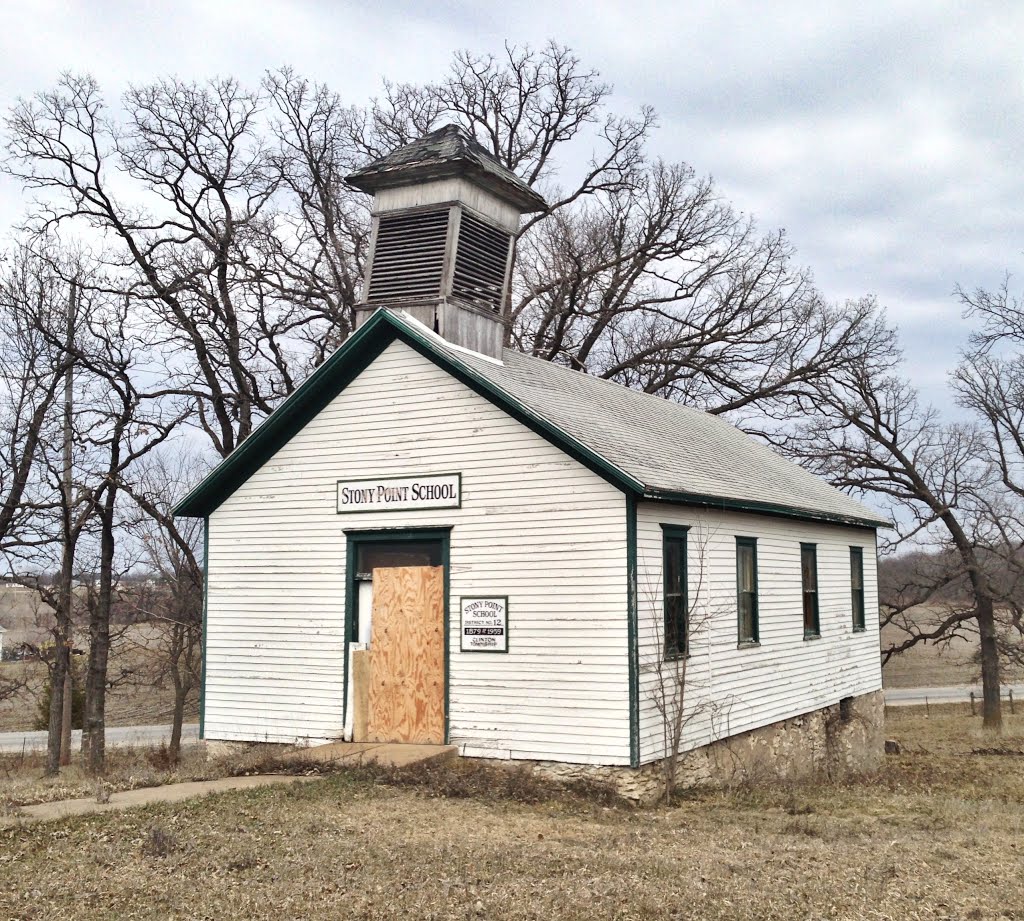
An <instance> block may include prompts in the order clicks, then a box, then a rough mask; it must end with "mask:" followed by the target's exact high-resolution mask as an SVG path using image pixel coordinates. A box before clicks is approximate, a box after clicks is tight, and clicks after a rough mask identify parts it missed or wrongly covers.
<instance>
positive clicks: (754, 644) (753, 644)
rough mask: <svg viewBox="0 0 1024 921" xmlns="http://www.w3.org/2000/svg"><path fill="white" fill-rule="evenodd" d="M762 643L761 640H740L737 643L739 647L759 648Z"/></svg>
mask: <svg viewBox="0 0 1024 921" xmlns="http://www.w3.org/2000/svg"><path fill="white" fill-rule="evenodd" d="M760 645H761V641H760V640H740V642H738V643H737V644H736V648H737V649H757V648H758V647H759V646H760Z"/></svg>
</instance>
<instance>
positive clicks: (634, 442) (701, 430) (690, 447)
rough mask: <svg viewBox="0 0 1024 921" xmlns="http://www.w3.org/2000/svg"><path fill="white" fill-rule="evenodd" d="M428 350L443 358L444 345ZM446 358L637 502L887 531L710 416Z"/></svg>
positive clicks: (554, 374) (547, 369)
mask: <svg viewBox="0 0 1024 921" xmlns="http://www.w3.org/2000/svg"><path fill="white" fill-rule="evenodd" d="M413 322H415V321H413ZM437 341H438V344H439V345H440V346H441V347H442V348H444V347H445V346H446V345H447V343H445V342H444V340H441V339H439V338H438V340H437ZM449 351H450V352H451V353H452V357H453V358H455V359H456V360H457V361H460V362H462V363H463V364H466V365H469V366H470V367H471V368H472V369H473V370H474V371H475V372H476V373H477V374H479V375H482V376H483V377H485V378H486V379H487V380H489V381H490V382H492V383H493V384H494V385H495V386H497V387H498V388H500V389H501V390H502V391H504V392H505V393H507V394H508V395H509V396H511V397H512V398H513V399H514V400H516V401H517V402H519V403H521V404H523V405H524V406H526V407H528V408H529V409H531V410H532V411H533V412H535V413H536V414H538V415H540V416H542V417H543V418H545V419H547V420H548V421H549V422H550V423H552V424H553V425H554V426H556V427H557V428H559V429H561V430H562V431H563V432H565V433H567V434H568V435H570V436H571V437H572V438H573V439H575V440H576V441H578V442H580V443H581V444H582V445H584V446H585V447H587V448H589V449H590V450H591V451H592V452H594V453H595V454H597V455H599V456H600V457H602V458H604V459H605V460H606V461H607V462H608V463H609V464H611V465H613V466H614V467H617V468H618V469H620V470H622V471H623V472H624V473H626V474H627V475H629V476H630V477H632V478H633V479H634V480H637V481H639V482H640V483H642V484H643V485H644V487H645V489H644V491H645V494H650V495H652V496H657V495H659V494H673V495H676V496H691V497H694V498H695V499H706V500H710V501H709V502H708V503H707V504H709V505H716V504H719V503H716V502H715V500H721V504H722V505H726V506H728V505H736V504H740V505H743V506H750V507H753V508H757V507H764V508H765V510H771V507H776V508H777V509H778V510H788V511H790V512H794V513H798V514H801V517H809V518H825V519H829V520H849V521H854V522H861V523H868V524H872V525H888V524H889V523H890V522H889V521H888V520H887V519H886V518H884V517H882V516H881V515H880V514H879V513H878V512H875V511H873V510H872V509H869V508H867V507H866V506H864V505H862V504H861V503H860V502H857V501H856V500H855V499H851V498H850V497H849V496H847V495H845V494H844V493H842V492H840V491H839V490H838V489H835V488H834V487H832V486H830V485H829V484H828V483H826V482H825V481H824V480H822V479H820V478H819V477H817V476H815V475H814V474H812V473H810V472H808V471H807V470H804V469H803V468H802V467H800V466H799V465H797V464H795V463H792V462H791V461H789V460H787V459H786V458H784V457H781V456H780V455H778V454H776V453H775V452H774V451H773V450H772V449H771V448H769V447H768V446H767V445H765V444H763V443H761V442H759V441H757V440H755V439H754V438H752V437H750V436H749V435H747V434H745V433H744V432H742V431H740V430H739V429H738V428H736V427H735V426H733V425H731V424H729V423H728V422H726V421H725V420H724V419H722V418H720V417H718V416H714V415H711V414H710V413H706V412H703V411H701V410H697V409H693V408H691V407H688V406H683V405H681V404H679V403H674V402H671V401H670V400H666V399H663V398H662V397H657V396H652V395H651V394H647V393H641V392H639V391H636V390H631V389H629V388H628V387H624V386H622V385H620V384H616V383H613V382H611V381H606V380H604V379H602V378H598V377H594V376H592V375H589V374H584V373H582V372H579V371H574V370H572V369H570V368H565V367H561V366H559V365H554V364H552V363H551V362H549V361H544V360H542V359H539V358H533V357H532V356H529V355H524V354H522V353H520V352H515V351H512V350H511V349H505V351H504V354H503V356H502V360H503V364H500V365H499V364H498V363H497V362H494V361H489V360H488V359H486V358H483V357H481V356H477V355H475V354H473V353H471V352H465V351H462V350H452V349H449Z"/></svg>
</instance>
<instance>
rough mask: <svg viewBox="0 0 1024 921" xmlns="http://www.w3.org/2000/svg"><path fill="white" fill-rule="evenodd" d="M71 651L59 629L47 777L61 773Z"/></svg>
mask: <svg viewBox="0 0 1024 921" xmlns="http://www.w3.org/2000/svg"><path fill="white" fill-rule="evenodd" d="M69 659H70V650H69V649H68V645H67V643H66V642H65V640H64V636H63V632H62V631H61V630H60V628H58V630H57V633H56V642H55V644H54V652H53V671H52V672H51V673H50V724H49V726H48V727H47V739H46V776H47V777H53V776H55V775H56V774H59V773H60V755H61V741H62V739H63V732H62V731H61V729H62V726H63V723H64V677H65V675H67V673H68V669H69V667H70V663H69Z"/></svg>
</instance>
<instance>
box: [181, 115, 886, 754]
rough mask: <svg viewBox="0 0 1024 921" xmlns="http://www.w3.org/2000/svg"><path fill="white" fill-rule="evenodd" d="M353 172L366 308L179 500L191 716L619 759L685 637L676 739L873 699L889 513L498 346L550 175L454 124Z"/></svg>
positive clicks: (212, 730) (646, 724)
mask: <svg viewBox="0 0 1024 921" xmlns="http://www.w3.org/2000/svg"><path fill="white" fill-rule="evenodd" d="M350 182H351V183H352V184H353V185H355V186H356V187H358V188H360V189H362V190H364V191H367V192H371V193H373V194H374V196H375V197H374V209H373V213H374V217H373V234H372V240H371V248H370V258H369V265H368V269H367V276H366V281H365V286H364V292H363V303H362V304H361V306H360V307H359V309H358V318H357V326H358V328H357V331H356V332H355V333H354V334H353V335H352V336H351V337H350V338H349V339H348V340H347V341H346V342H345V343H344V344H343V345H342V346H341V347H340V348H339V349H338V350H337V351H336V352H335V353H334V354H333V355H332V356H331V358H330V359H329V360H328V361H327V362H326V363H325V364H324V365H322V366H321V367H320V368H319V369H318V370H317V371H316V372H315V373H313V374H312V375H311V376H310V378H309V379H308V380H307V381H306V382H305V383H304V384H303V385H302V386H301V387H299V389H298V390H296V391H295V393H294V394H292V396H291V397H289V398H288V399H287V400H286V401H285V402H284V403H283V404H282V405H281V406H280V408H279V409H277V410H276V411H275V412H274V413H273V414H272V415H271V416H270V417H269V418H268V419H267V420H266V421H265V422H264V423H263V424H262V425H261V426H260V427H259V428H257V429H256V431H255V432H254V433H253V435H252V436H251V437H250V438H249V439H248V440H247V441H245V442H244V443H243V444H242V445H241V446H240V447H239V448H238V449H237V450H236V451H235V452H234V453H233V454H232V455H231V456H230V457H228V458H227V459H226V460H225V461H223V462H222V463H221V464H220V466H218V467H217V468H216V469H215V470H214V471H213V472H212V473H211V474H210V475H209V476H208V477H207V478H206V479H205V480H204V481H203V482H202V483H200V484H199V485H198V486H197V487H196V488H195V489H194V490H193V491H192V493H191V494H189V495H188V496H187V497H186V498H185V499H184V500H183V501H182V502H181V503H180V505H179V506H178V508H177V513H178V514H179V515H185V516H201V517H203V518H204V519H205V521H206V576H207V579H206V612H205V646H204V675H203V694H202V710H201V712H202V715H201V727H202V728H201V731H202V735H203V737H204V738H206V739H211V740H213V739H218V740H251V741H271V742H289V743H293V742H296V741H310V742H312V741H320V740H336V739H341V738H342V737H344V738H347V739H353V738H354V739H356V740H371V741H413V742H436V743H441V742H445V743H449V744H452V745H456V746H458V749H459V751H460V752H461V753H462V754H464V755H467V756H478V757H488V758H504V759H528V760H531V761H537V762H560V763H562V764H566V765H568V764H575V765H594V766H606V767H618V768H620V769H621V768H627V769H628V768H638V767H641V766H644V765H648V764H651V763H653V762H656V761H658V760H659V759H661V758H662V757H663V755H665V753H666V751H665V749H666V745H667V744H670V742H668V741H667V739H666V733H665V731H664V723H665V720H664V714H665V712H666V709H668V710H670V709H671V705H672V700H674V699H675V698H672V697H671V695H669V697H668V698H666V694H665V676H666V674H668V675H669V676H670V677H672V676H677V675H678V673H679V672H680V663H685V676H686V677H685V681H686V686H687V690H686V696H685V705H684V706H685V708H686V709H687V713H688V717H687V721H686V725H685V730H684V738H683V740H682V746H681V747H682V748H683V749H684V750H691V749H697V748H700V747H702V746H706V745H708V744H709V743H713V742H714V743H720V742H723V741H728V740H733V739H739V738H740V737H746V738H748V739H753V740H754V741H755V742H756V741H757V740H758V739H762V740H767V741H769V742H771V745H770V746H769V748H771V750H772V751H773V752H775V753H776V756H777V757H779V758H784V757H789V756H788V755H786V754H785V750H784V749H780V748H779V739H783V738H785V739H789V740H792V739H793V738H795V737H798V736H799V735H800V733H801V732H803V733H805V734H810V733H812V732H815V731H817V730H816V729H815V726H816V724H815V722H814V719H813V717H814V715H815V714H818V715H822V714H824V715H826V716H828V715H829V714H833V715H838V716H837V719H840V720H848V719H849V717H850V715H851V714H852V713H855V712H857V711H858V710H860V711H862V712H864V713H867V715H868V721H869V722H870V721H874V723H875V724H877V715H878V709H879V706H880V693H879V690H880V687H881V678H880V664H879V644H878V621H877V613H876V612H877V608H878V605H877V598H876V557H875V531H876V528H878V527H879V526H883V525H884V524H885V523H886V522H885V520H884V519H882V518H880V517H879V516H878V515H877V514H876V513H875V512H873V511H870V510H869V509H867V508H865V507H864V506H862V505H860V504H859V503H857V502H855V501H854V500H852V499H850V498H849V497H847V496H845V495H843V494H842V493H840V492H838V491H837V490H835V489H833V488H832V487H830V486H829V485H827V484H826V483H824V482H822V481H821V480H819V479H817V478H816V477H814V476H813V475H811V474H810V473H808V472H807V471H805V470H803V469H801V468H800V467H798V466H796V465H794V464H792V463H789V462H788V461H786V460H784V459H782V458H781V457H779V456H778V455H776V454H775V453H774V452H772V451H771V450H770V449H769V448H767V447H765V446H764V445H762V444H760V443H758V442H756V441H754V440H752V439H751V438H749V437H747V436H746V435H745V434H743V433H742V432H740V431H739V430H737V429H736V428H734V427H733V426H731V425H729V424H728V423H726V422H725V421H723V420H722V419H719V418H717V417H715V416H712V415H708V414H706V413H703V412H699V411H697V410H695V409H691V408H688V407H686V406H682V405H679V404H678V403H674V402H670V401H668V400H665V399H661V398H659V397H655V396H650V395H647V394H643V393H639V392H636V391H633V390H630V389H628V388H626V387H623V386H620V385H618V384H614V383H610V382H608V381H605V380H602V379H598V378H596V377H593V376H589V375H587V374H585V373H580V372H577V371H574V370H570V369H567V368H565V367H560V366H558V365H555V364H552V363H549V362H546V361H543V360H540V359H537V358H533V357H531V356H529V355H525V354H521V353H519V352H517V351H513V350H510V349H508V348H504V347H503V343H504V341H505V328H504V320H503V307H504V306H505V304H506V298H507V291H508V284H509V275H510V267H511V260H512V253H513V240H514V236H515V234H516V231H517V228H518V226H519V221H520V217H521V215H522V214H523V213H527V212H531V211H538V210H540V209H542V208H543V207H544V202H543V200H542V199H541V198H540V197H539V196H538V195H537V194H536V193H535V192H534V191H533V190H531V189H530V188H529V187H528V186H526V185H525V184H524V183H523V182H521V181H520V180H519V179H518V178H517V177H516V176H514V175H513V174H512V173H511V172H509V171H507V170H506V169H504V168H503V167H502V166H501V165H500V164H498V163H497V161H495V160H494V159H493V158H492V157H490V156H489V155H488V154H487V153H486V152H485V151H484V150H483V148H482V147H480V146H479V145H478V144H476V142H475V141H473V139H472V138H471V137H470V136H469V135H468V134H466V133H465V132H464V131H463V130H462V129H459V128H456V127H454V126H449V127H446V128H442V129H440V130H439V131H435V132H433V133H432V134H429V135H427V136H426V137H425V138H423V139H421V140H420V141H418V142H417V143H415V144H411V145H409V146H407V147H404V148H401V149H399V150H397V151H396V152H394V153H393V154H391V155H389V156H388V157H385V158H383V159H381V160H378V161H376V162H374V163H372V164H370V165H369V166H368V167H366V168H364V169H362V170H360V171H359V172H357V173H355V174H354V175H353V176H352V177H350ZM666 700H667V701H668V705H667V706H666ZM834 722H835V720H831V721H829V720H824V721H822V725H824V724H825V723H828V725H829V726H831V725H832V723H834ZM759 733H760V734H761V735H758V734H759ZM772 733H776V734H775V736H772V735H771V734H772ZM876 736H877V733H875V734H874V735H872V734H870V733H869V734H866V735H865V736H864V738H863V739H862V740H861V741H860V742H859V743H858V744H859V745H860V746H861V747H862V748H865V751H866V754H867V755H868V756H869V757H874V755H875V754H876V753H877V752H876V747H877V744H876V743H877V739H876ZM809 744H810V746H811V748H813V747H814V745H815V744H817V743H816V742H814V741H813V740H812V741H811V742H810V743H809ZM798 747H799V746H798ZM866 749H870V751H867V750H866Z"/></svg>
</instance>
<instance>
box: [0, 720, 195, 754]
mask: <svg viewBox="0 0 1024 921" xmlns="http://www.w3.org/2000/svg"><path fill="white" fill-rule="evenodd" d="M170 738H171V727H170V725H167V726H108V727H107V745H108V746H116V745H159V744H160V743H161V742H166V741H169V740H170ZM181 741H182V742H197V741H199V724H198V723H186V724H185V725H184V726H183V727H182V730H181ZM81 743H82V733H81V731H80V730H77V729H76V730H75V731H74V732H73V733H72V747H73V748H74V749H75V750H76V751H77V750H78V748H79V747H80V745H81ZM44 748H46V733H45V732H0V752H20V751H41V750H42V749H44Z"/></svg>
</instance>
